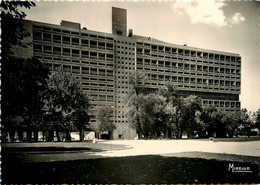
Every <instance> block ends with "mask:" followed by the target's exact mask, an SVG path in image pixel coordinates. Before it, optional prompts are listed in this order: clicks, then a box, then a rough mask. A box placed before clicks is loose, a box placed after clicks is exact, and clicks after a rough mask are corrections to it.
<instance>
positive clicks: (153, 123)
mask: <svg viewBox="0 0 260 185" xmlns="http://www.w3.org/2000/svg"><path fill="white" fill-rule="evenodd" d="M165 108H166V102H165V98H164V97H162V96H160V95H158V94H153V93H152V94H148V95H146V96H145V97H144V101H143V103H142V106H141V108H140V114H141V116H140V123H141V128H142V134H143V135H144V136H145V138H148V136H149V135H150V136H153V137H155V138H159V137H160V135H161V131H163V132H164V135H165V133H166V119H167V117H166V114H165Z"/></svg>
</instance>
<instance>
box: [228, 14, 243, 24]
mask: <svg viewBox="0 0 260 185" xmlns="http://www.w3.org/2000/svg"><path fill="white" fill-rule="evenodd" d="M245 20H246V19H245V17H243V16H242V15H241V13H235V14H233V15H232V16H230V23H231V24H241V23H242V22H243V21H245Z"/></svg>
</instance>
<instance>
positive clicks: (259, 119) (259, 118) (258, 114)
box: [256, 109, 260, 134]
mask: <svg viewBox="0 0 260 185" xmlns="http://www.w3.org/2000/svg"><path fill="white" fill-rule="evenodd" d="M256 128H258V131H259V134H260V109H258V111H256Z"/></svg>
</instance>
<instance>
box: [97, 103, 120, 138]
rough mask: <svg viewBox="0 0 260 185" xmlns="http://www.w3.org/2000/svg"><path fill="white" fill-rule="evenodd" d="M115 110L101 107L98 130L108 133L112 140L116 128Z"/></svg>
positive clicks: (98, 116) (98, 115)
mask: <svg viewBox="0 0 260 185" xmlns="http://www.w3.org/2000/svg"><path fill="white" fill-rule="evenodd" d="M112 118H113V109H111V107H101V108H100V109H99V110H98V114H97V119H98V130H99V132H100V133H101V132H107V133H108V136H109V138H110V139H112V133H113V130H114V129H115V128H116V126H115V125H114V123H113V120H112Z"/></svg>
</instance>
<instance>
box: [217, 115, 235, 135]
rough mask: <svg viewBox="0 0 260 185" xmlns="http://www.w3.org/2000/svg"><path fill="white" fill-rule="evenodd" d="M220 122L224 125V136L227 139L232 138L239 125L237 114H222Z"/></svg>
mask: <svg viewBox="0 0 260 185" xmlns="http://www.w3.org/2000/svg"><path fill="white" fill-rule="evenodd" d="M221 121H222V123H223V124H224V125H225V132H226V134H227V135H228V137H230V138H232V137H233V136H234V132H235V131H236V130H237V128H238V125H239V113H237V112H224V113H223V117H222V120H221Z"/></svg>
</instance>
